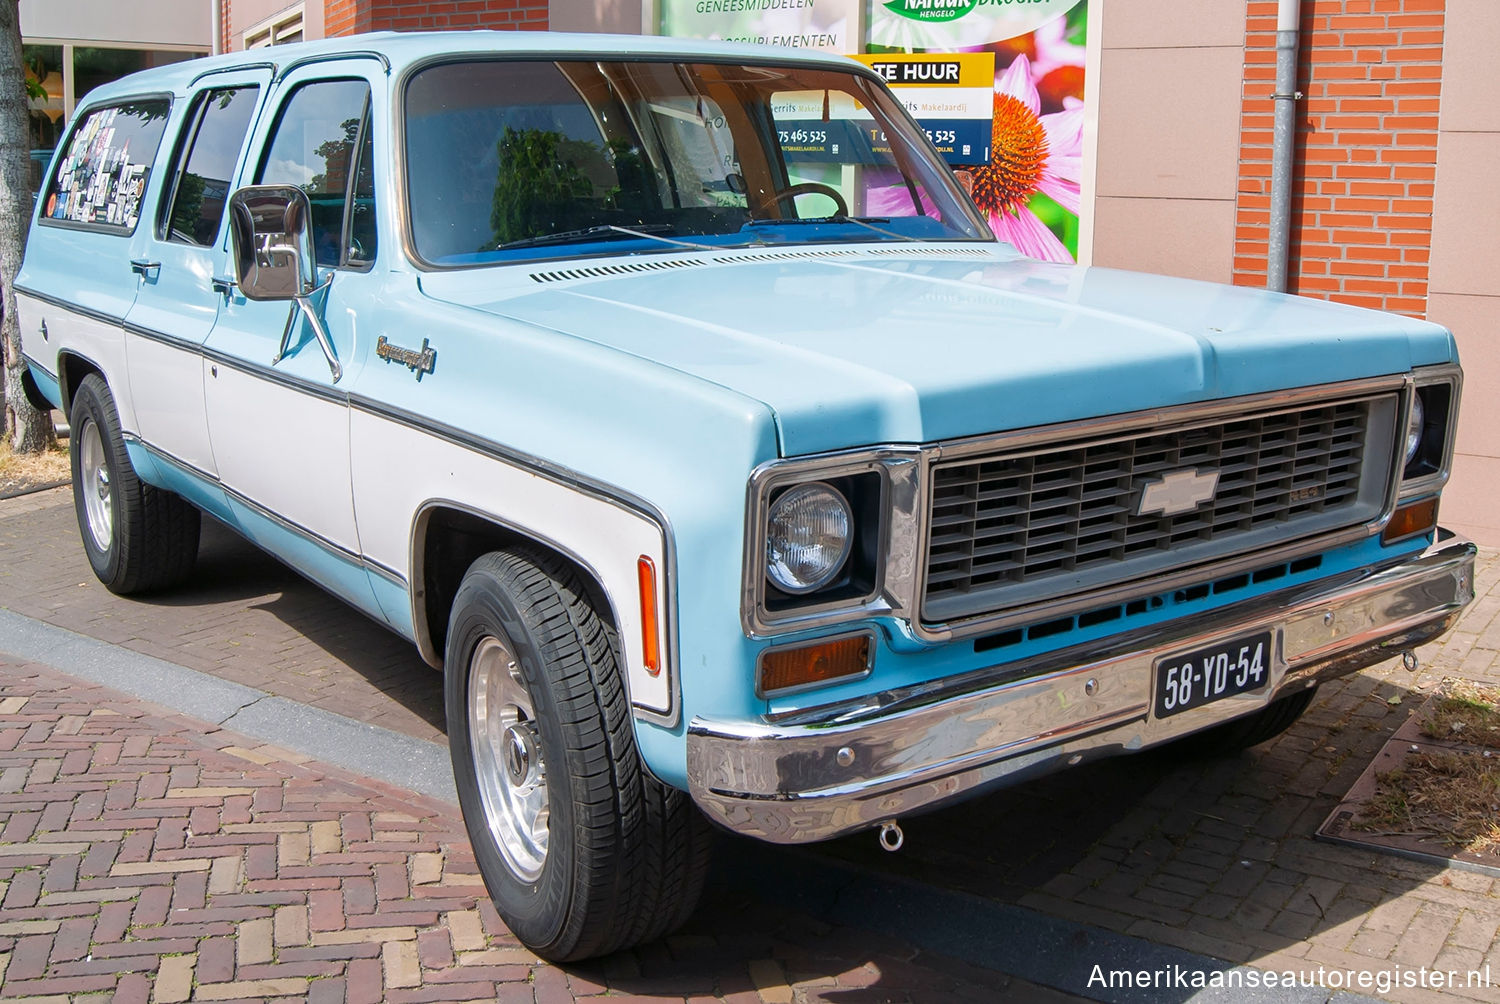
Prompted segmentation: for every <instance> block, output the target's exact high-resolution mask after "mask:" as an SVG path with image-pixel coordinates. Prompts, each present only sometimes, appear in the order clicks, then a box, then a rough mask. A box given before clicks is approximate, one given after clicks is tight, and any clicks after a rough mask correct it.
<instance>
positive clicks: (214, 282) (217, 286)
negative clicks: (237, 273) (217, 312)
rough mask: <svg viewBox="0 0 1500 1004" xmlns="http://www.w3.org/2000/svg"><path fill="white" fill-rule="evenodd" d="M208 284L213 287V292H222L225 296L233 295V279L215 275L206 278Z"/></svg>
mask: <svg viewBox="0 0 1500 1004" xmlns="http://www.w3.org/2000/svg"><path fill="white" fill-rule="evenodd" d="M208 284H209V285H210V286H211V287H213V291H214V292H215V293H222V294H223V295H224V296H226V297H228V296H233V295H234V287H235V281H234V280H233V279H230V278H227V277H225V276H222V275H216V276H214V277H213V278H212V279H210V280H208Z"/></svg>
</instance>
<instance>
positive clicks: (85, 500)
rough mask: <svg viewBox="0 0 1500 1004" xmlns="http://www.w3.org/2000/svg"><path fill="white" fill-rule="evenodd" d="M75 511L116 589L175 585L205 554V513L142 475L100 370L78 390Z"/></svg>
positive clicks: (104, 577)
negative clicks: (134, 464)
mask: <svg viewBox="0 0 1500 1004" xmlns="http://www.w3.org/2000/svg"><path fill="white" fill-rule="evenodd" d="M68 421H69V424H70V426H71V429H72V431H71V436H72V438H73V449H72V450H71V454H72V458H71V459H72V466H73V508H74V509H75V511H76V512H77V515H78V529H79V532H80V534H81V535H82V537H83V549H84V551H85V552H86V553H87V554H88V558H89V564H90V565H91V566H92V567H93V569H94V574H95V575H96V576H98V577H99V581H100V582H102V583H104V585H105V587H106V588H108V589H109V590H110V592H114V593H140V592H146V591H148V590H151V589H160V588H163V587H165V586H171V585H175V584H177V583H178V582H181V581H182V580H183V579H185V578H187V577H188V575H189V574H191V573H192V570H193V564H194V563H195V562H196V561H197V559H198V534H199V529H200V524H201V519H202V517H201V516H200V514H199V512H198V510H197V509H196V508H195V507H194V506H193V505H192V504H191V503H189V502H186V501H184V500H183V499H182V498H181V497H180V496H178V495H174V494H173V493H172V492H169V491H166V490H164V489H161V488H156V487H154V486H152V485H148V484H146V483H144V482H143V481H141V480H140V478H138V477H136V474H135V469H134V468H133V467H131V466H130V457H129V456H128V455H127V454H126V452H125V438H124V436H123V435H121V433H120V420H119V417H118V415H117V414H116V411H115V399H114V396H113V395H112V394H111V393H110V391H109V385H108V384H106V383H105V382H104V380H103V378H102V377H100V376H98V375H97V374H90V375H88V376H86V377H84V378H83V381H82V383H80V384H79V385H78V389H77V390H76V391H75V392H74V393H73V403H72V408H71V409H70V411H69V416H68Z"/></svg>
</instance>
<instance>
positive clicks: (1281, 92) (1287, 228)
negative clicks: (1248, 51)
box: [1266, 0, 1302, 293]
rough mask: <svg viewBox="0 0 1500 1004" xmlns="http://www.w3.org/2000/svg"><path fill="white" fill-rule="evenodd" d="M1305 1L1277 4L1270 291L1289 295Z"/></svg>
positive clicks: (1281, 0)
mask: <svg viewBox="0 0 1500 1004" xmlns="http://www.w3.org/2000/svg"><path fill="white" fill-rule="evenodd" d="M1301 23H1302V0H1277V4H1276V93H1275V94H1273V95H1272V97H1273V98H1274V99H1275V102H1276V124H1275V132H1274V134H1273V136H1272V139H1271V232H1270V244H1269V247H1268V248H1267V251H1266V288H1267V289H1269V290H1274V291H1275V292H1277V293H1284V292H1286V269H1287V257H1288V248H1289V245H1290V243H1291V240H1290V238H1291V230H1292V154H1293V153H1295V152H1296V149H1297V102H1298V100H1300V99H1301V97H1302V92H1301V91H1299V90H1297V49H1298V45H1299V43H1300V34H1301Z"/></svg>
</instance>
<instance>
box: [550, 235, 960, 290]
mask: <svg viewBox="0 0 1500 1004" xmlns="http://www.w3.org/2000/svg"><path fill="white" fill-rule="evenodd" d="M978 253H980V254H983V252H978ZM975 254H976V251H975V250H973V249H970V248H962V247H929V246H921V247H913V246H912V245H909V244H900V245H896V246H895V247H876V248H872V247H859V248H809V249H805V250H785V251H739V252H733V253H726V254H717V255H713V256H712V257H707V258H653V259H651V260H642V261H629V262H618V263H613V264H609V265H588V266H583V267H579V268H560V269H553V270H551V271H547V272H532V273H531V279H532V281H533V282H540V283H550V282H563V281H565V280H568V279H603V278H606V277H609V276H616V275H628V274H630V273H632V272H660V271H664V270H668V269H677V268H700V267H702V266H704V265H742V264H750V263H755V262H774V261H800V260H802V259H806V258H863V257H868V256H882V257H911V256H917V257H924V258H970V257H973V256H974V255H975Z"/></svg>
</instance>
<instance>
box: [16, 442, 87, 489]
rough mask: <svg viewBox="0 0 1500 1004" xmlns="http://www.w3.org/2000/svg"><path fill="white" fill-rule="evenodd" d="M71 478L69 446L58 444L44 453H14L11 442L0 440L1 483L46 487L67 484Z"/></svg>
mask: <svg viewBox="0 0 1500 1004" xmlns="http://www.w3.org/2000/svg"><path fill="white" fill-rule="evenodd" d="M69 476H71V473H69V468H68V444H66V443H58V444H57V447H55V449H51V450H45V452H42V453H13V452H12V450H10V443H9V441H6V440H0V482H31V483H36V485H45V483H48V482H66V480H68V479H69Z"/></svg>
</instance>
